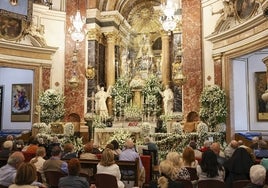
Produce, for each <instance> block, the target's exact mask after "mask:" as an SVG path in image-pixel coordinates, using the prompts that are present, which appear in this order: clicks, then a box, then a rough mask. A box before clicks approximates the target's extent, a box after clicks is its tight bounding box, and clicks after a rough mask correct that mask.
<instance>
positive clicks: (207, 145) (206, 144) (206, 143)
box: [203, 140, 211, 148]
mask: <svg viewBox="0 0 268 188" xmlns="http://www.w3.org/2000/svg"><path fill="white" fill-rule="evenodd" d="M210 145H211V142H210V141H209V140H205V141H204V145H203V146H204V147H205V148H209V147H210Z"/></svg>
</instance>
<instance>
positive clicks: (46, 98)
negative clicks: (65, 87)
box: [39, 89, 65, 124]
mask: <svg viewBox="0 0 268 188" xmlns="http://www.w3.org/2000/svg"><path fill="white" fill-rule="evenodd" d="M64 101H65V97H64V96H63V95H62V94H60V93H58V92H56V91H55V90H53V89H48V90H46V91H45V92H43V93H41V94H40V96H39V105H40V107H41V113H40V120H41V122H45V123H47V124H48V123H51V122H55V121H58V120H60V119H61V118H63V117H64V113H65V109H64Z"/></svg>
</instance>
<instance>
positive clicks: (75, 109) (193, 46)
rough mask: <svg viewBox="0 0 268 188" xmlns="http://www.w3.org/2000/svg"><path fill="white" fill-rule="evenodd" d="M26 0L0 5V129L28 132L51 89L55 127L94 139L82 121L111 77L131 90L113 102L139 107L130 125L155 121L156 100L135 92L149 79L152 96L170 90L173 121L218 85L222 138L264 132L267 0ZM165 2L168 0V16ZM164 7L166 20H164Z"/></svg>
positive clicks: (114, 112) (267, 116)
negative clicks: (57, 98)
mask: <svg viewBox="0 0 268 188" xmlns="http://www.w3.org/2000/svg"><path fill="white" fill-rule="evenodd" d="M17 2H21V1H19V0H18V1H17ZM25 2H26V3H22V4H20V3H18V5H17V7H16V6H14V7H15V8H14V7H12V6H13V5H12V4H10V3H11V1H9V0H2V1H1V2H0V14H1V20H0V26H1V27H0V94H1V95H0V125H1V130H31V129H32V125H33V124H34V123H38V122H40V109H38V107H40V105H39V96H40V95H41V93H42V92H44V91H46V90H48V89H54V90H56V91H58V92H60V93H62V94H63V95H64V98H65V102H64V108H65V113H64V116H63V118H62V120H61V121H63V122H76V124H78V125H79V128H78V129H79V131H80V132H81V135H83V136H84V137H85V138H86V139H93V137H99V136H98V135H94V134H95V133H94V132H93V130H91V129H92V127H91V128H90V129H88V126H89V125H88V124H89V122H90V121H89V119H90V118H88V117H89V116H90V115H91V114H94V113H96V109H95V104H94V97H95V94H96V93H97V91H98V87H100V86H101V87H104V88H105V91H108V90H109V88H111V87H113V88H115V86H116V84H118V83H120V82H119V81H120V80H123V81H125V80H127V84H126V86H128V85H131V83H132V84H134V85H135V84H137V85H138V86H139V87H136V88H135V87H132V90H131V91H130V92H131V97H128V96H127V95H126V96H123V99H120V100H121V102H122V103H127V104H135V105H137V106H139V107H141V108H142V113H143V114H142V115H141V117H142V119H141V120H139V121H148V122H149V123H151V124H157V118H158V116H157V115H156V114H157V113H156V110H157V108H158V107H159V111H158V112H159V114H158V115H159V116H160V115H161V114H163V104H162V100H161V99H162V98H161V96H159V97H158V98H157V99H154V100H153V102H152V103H150V102H148V101H146V99H145V98H144V93H143V92H142V87H143V86H144V85H143V84H145V83H147V80H148V79H149V78H151V77H154V78H157V79H158V80H159V83H160V86H161V87H160V89H161V90H163V88H164V87H165V86H167V85H168V86H169V87H170V88H171V89H172V91H173V93H174V104H173V112H174V114H180V115H181V117H182V118H181V119H180V121H183V119H184V118H185V117H186V115H187V114H188V113H189V112H190V111H196V112H199V111H200V96H201V93H202V91H203V89H204V88H205V87H206V86H213V85H217V86H219V87H220V88H221V89H223V90H224V92H225V93H226V99H227V102H226V105H227V110H228V113H227V117H226V121H225V122H223V123H225V125H226V130H224V132H226V134H225V139H226V140H227V141H229V140H231V139H232V138H234V136H235V133H237V132H260V133H262V134H263V135H265V134H266V132H267V130H268V129H267V121H268V107H267V101H268V99H267V98H265V97H264V96H263V94H265V91H266V89H267V88H266V87H267V82H268V81H267V80H268V76H267V74H266V70H267V67H268V59H267V57H268V46H267V45H268V43H267V41H268V21H267V19H268V18H267V17H268V1H267V0H254V1H251V4H250V5H248V7H247V8H246V9H245V10H244V7H243V6H242V5H243V3H244V0H222V1H221V0H220V1H219V0H201V1H200V0H174V1H169V0H167V1H163V0H116V1H115V0H77V1H67V0H57V1H56V0H28V1H25ZM169 2H172V3H174V4H172V5H174V6H173V7H172V6H171V9H168V8H170V7H168V5H169ZM175 5H176V6H175ZM16 8H17V9H16ZM165 8H167V10H166V11H167V12H168V13H173V15H171V16H170V17H169V15H168V14H167V15H166V14H165ZM20 10H21V11H22V10H25V12H20ZM77 13H79V14H77ZM79 18H80V21H81V22H79V20H78V21H77V20H76V19H79ZM169 19H171V20H169ZM174 23H175V25H174ZM77 27H78V28H79V29H78V30H77ZM266 77H267V78H266ZM137 80H138V81H137ZM131 81H132V82H131ZM135 81H136V83H135ZM132 86H133V85H132ZM18 87H25V88H26V90H27V91H28V95H30V96H31V97H29V99H30V104H31V109H30V110H29V112H30V113H29V114H23V115H22V114H20V113H18V112H16V111H15V112H14V111H13V107H12V104H13V103H12V101H13V97H14V94H13V91H17V90H18ZM124 87H125V86H123V88H124ZM125 88H128V87H125ZM133 88H134V89H133ZM117 91H119V90H117ZM114 92H116V90H115V91H114ZM145 92H146V90H145ZM262 96H263V97H262ZM124 97H125V98H126V99H125V98H124ZM265 99H267V100H265ZM148 100H149V99H148ZM121 102H120V101H119V100H116V102H115V99H114V98H112V97H109V98H108V99H107V101H106V104H107V109H108V117H113V120H112V121H113V122H114V126H113V127H112V129H113V130H114V129H116V126H115V125H116V124H117V123H118V122H122V120H123V121H126V119H125V118H124V117H123V115H122V113H121V111H120V109H119V111H118V108H117V107H118V106H115V104H116V105H119V107H120V105H121V106H122V103H121ZM261 102H262V103H261ZM149 103H150V104H152V106H154V107H155V108H154V109H153V111H152V112H153V113H151V112H150V114H149V112H148V111H146V110H145V104H149ZM148 106H149V105H148ZM261 107H263V108H261ZM161 109H162V110H161ZM154 110H155V111H154ZM145 111H146V114H145V113H144V112H145ZM154 112H155V113H154ZM148 114H149V115H148ZM108 117H107V118H108ZM116 121H117V122H116ZM174 121H177V120H174ZM155 126H156V125H155ZM89 127H90V126H89ZM113 130H112V131H111V130H110V131H109V132H113ZM133 131H134V132H135V130H133ZM94 139H96V138H94Z"/></svg>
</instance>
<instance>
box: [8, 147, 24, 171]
mask: <svg viewBox="0 0 268 188" xmlns="http://www.w3.org/2000/svg"><path fill="white" fill-rule="evenodd" d="M24 160H25V158H24V155H23V153H22V152H20V151H16V152H14V153H12V154H11V155H10V156H9V158H8V160H7V164H9V165H11V166H13V167H15V168H18V167H19V165H20V164H21V163H23V161H24Z"/></svg>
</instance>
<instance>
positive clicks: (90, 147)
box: [84, 142, 93, 153]
mask: <svg viewBox="0 0 268 188" xmlns="http://www.w3.org/2000/svg"><path fill="white" fill-rule="evenodd" d="M92 150H93V144H92V142H88V143H86V144H85V146H84V151H85V153H91V152H92Z"/></svg>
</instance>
